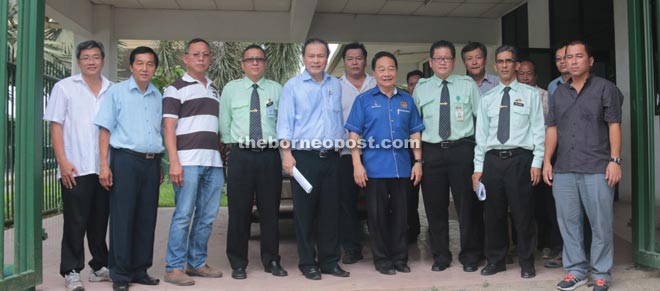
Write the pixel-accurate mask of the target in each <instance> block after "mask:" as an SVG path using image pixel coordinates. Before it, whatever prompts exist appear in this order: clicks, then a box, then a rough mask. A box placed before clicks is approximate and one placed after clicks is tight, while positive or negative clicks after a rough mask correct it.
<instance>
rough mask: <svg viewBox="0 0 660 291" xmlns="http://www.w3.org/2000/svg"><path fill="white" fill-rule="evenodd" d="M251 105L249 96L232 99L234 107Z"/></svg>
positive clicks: (239, 107)
mask: <svg viewBox="0 0 660 291" xmlns="http://www.w3.org/2000/svg"><path fill="white" fill-rule="evenodd" d="M248 106H250V99H248V98H234V99H232V100H231V108H232V109H241V108H245V107H248Z"/></svg>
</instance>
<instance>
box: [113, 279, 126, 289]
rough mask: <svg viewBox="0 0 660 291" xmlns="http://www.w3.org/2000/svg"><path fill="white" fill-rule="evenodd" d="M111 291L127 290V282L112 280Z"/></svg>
mask: <svg viewBox="0 0 660 291" xmlns="http://www.w3.org/2000/svg"><path fill="white" fill-rule="evenodd" d="M112 291H128V282H126V281H114V282H112Z"/></svg>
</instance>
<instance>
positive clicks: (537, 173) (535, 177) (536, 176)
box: [529, 167, 541, 186]
mask: <svg viewBox="0 0 660 291" xmlns="http://www.w3.org/2000/svg"><path fill="white" fill-rule="evenodd" d="M529 175H530V176H531V177H532V186H536V185H537V184H538V183H539V182H541V168H534V167H532V168H531V169H530V170H529Z"/></svg>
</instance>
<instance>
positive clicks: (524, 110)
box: [511, 105, 530, 128]
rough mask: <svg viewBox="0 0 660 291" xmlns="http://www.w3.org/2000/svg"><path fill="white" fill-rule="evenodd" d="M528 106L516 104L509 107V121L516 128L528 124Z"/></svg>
mask: <svg viewBox="0 0 660 291" xmlns="http://www.w3.org/2000/svg"><path fill="white" fill-rule="evenodd" d="M529 112H530V110H529V107H527V106H516V105H513V106H512V107H511V122H512V125H515V126H516V127H518V128H525V127H527V126H528V125H529Z"/></svg>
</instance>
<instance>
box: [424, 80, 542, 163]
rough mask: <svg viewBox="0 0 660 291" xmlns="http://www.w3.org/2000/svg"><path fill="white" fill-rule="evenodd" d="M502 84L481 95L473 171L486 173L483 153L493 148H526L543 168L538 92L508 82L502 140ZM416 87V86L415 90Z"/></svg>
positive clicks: (534, 161)
mask: <svg viewBox="0 0 660 291" xmlns="http://www.w3.org/2000/svg"><path fill="white" fill-rule="evenodd" d="M504 87H506V86H504V85H503V84H502V83H500V84H499V85H497V86H496V87H495V88H493V89H491V90H490V91H488V92H486V94H484V96H483V97H482V98H481V105H480V106H479V110H478V114H477V126H476V129H475V131H476V134H475V138H476V141H477V146H476V147H475V148H474V171H475V172H483V165H484V156H485V155H486V153H487V152H488V151H490V150H508V149H515V148H523V149H527V150H531V151H532V152H533V154H534V159H533V160H532V167H534V168H541V166H542V165H543V151H544V150H545V125H544V121H543V106H541V98H540V97H539V91H538V90H537V89H536V88H534V87H531V86H528V85H525V84H521V83H518V81H515V80H514V81H513V82H512V83H511V84H509V87H511V90H509V108H510V110H509V114H510V115H509V116H510V119H509V139H508V140H507V141H506V142H505V143H501V142H500V141H499V140H498V139H497V128H498V125H499V116H500V105H501V102H502V96H503V95H504ZM415 90H417V89H415Z"/></svg>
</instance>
